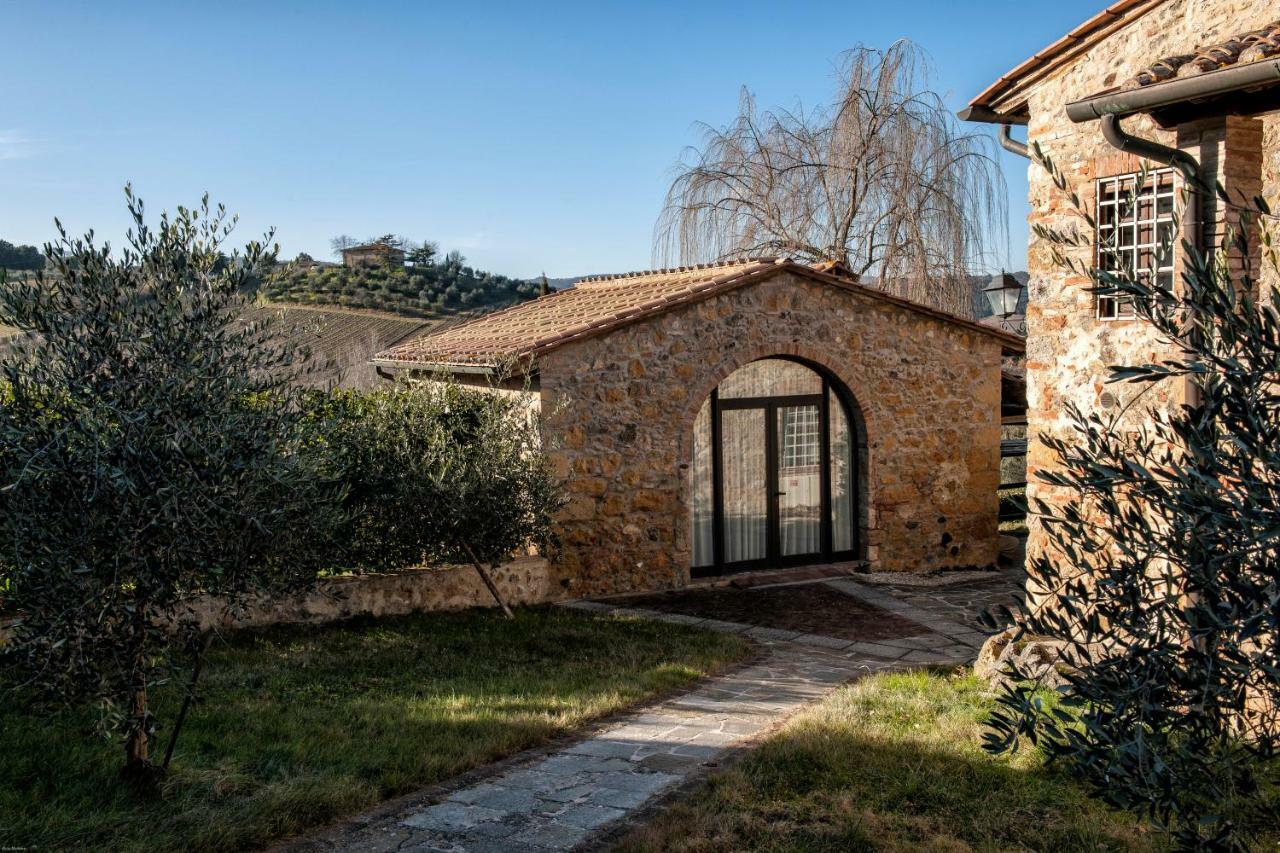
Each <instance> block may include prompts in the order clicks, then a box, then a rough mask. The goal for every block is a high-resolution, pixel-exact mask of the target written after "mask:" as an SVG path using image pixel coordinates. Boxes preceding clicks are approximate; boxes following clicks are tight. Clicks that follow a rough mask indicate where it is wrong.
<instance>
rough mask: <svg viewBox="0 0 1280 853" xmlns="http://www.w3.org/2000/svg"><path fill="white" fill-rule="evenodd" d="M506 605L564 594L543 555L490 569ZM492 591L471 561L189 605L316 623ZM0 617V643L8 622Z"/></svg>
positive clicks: (231, 621) (207, 620) (460, 605)
mask: <svg viewBox="0 0 1280 853" xmlns="http://www.w3.org/2000/svg"><path fill="white" fill-rule="evenodd" d="M493 580H494V583H495V584H496V585H497V587H498V591H499V592H500V593H501V594H502V596H503V598H504V599H505V600H506V602H507V603H508V604H513V605H514V604H539V603H542V602H545V601H554V600H557V599H560V598H564V597H565V590H564V588H563V586H562V585H561V584H560V583H558V582H557V581H556V580H555V579H554V578H553V576H552V572H551V570H550V567H549V565H548V563H547V561H546V559H545V558H543V557H521V558H520V559H517V560H512V561H511V562H509V563H504V564H503V565H501V566H499V567H498V569H497V570H496V571H495V572H493ZM494 606H496V605H495V604H494V601H493V596H492V595H490V594H489V590H488V589H487V588H486V587H485V585H484V582H483V581H481V580H480V577H479V576H478V575H477V574H476V570H475V569H474V568H472V567H471V566H443V567H440V568H425V569H406V570H404V571H401V572H392V573H389V574H364V575H346V576H342V577H336V578H329V579H327V580H324V581H322V582H321V583H320V584H319V585H318V586H317V587H316V588H315V589H313V590H311V591H309V592H307V593H304V594H302V595H298V596H294V597H293V598H289V599H286V600H284V601H276V602H262V603H257V604H250V605H248V606H247V607H244V608H242V609H240V610H238V611H237V612H236V613H234V614H233V613H229V612H227V609H226V606H225V604H224V603H223V602H222V601H220V600H217V599H212V598H208V599H204V600H203V601H200V602H198V603H197V604H196V606H195V611H196V617H197V618H198V619H199V620H200V624H201V626H202V627H204V628H218V629H220V630H224V631H225V630H232V629H236V628H256V627H264V626H267V625H321V624H324V623H326V622H337V621H340V620H342V619H350V618H352V617H354V616H405V615H407V614H410V613H429V612H432V611H438V610H465V609H467V608H469V607H494ZM10 621H12V620H11V619H9V620H6V619H5V618H3V617H0V643H3V642H4V641H5V638H6V637H7V635H8V630H9V622H10Z"/></svg>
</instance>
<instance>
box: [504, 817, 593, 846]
mask: <svg viewBox="0 0 1280 853" xmlns="http://www.w3.org/2000/svg"><path fill="white" fill-rule="evenodd" d="M589 833H590V830H589V829H586V828H584V827H581V826H573V825H571V824H567V823H559V822H556V823H549V824H547V825H545V826H540V827H537V828H536V829H532V830H530V831H528V832H526V833H524V834H522V835H521V836H520V841H522V842H523V843H525V844H529V845H532V846H533V847H539V848H542V849H544V850H569V849H571V848H572V847H574V846H576V845H577V844H578V842H580V841H582V840H583V839H584V838H586V837H587V835H588V834H589Z"/></svg>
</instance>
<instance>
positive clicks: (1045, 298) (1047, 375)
mask: <svg viewBox="0 0 1280 853" xmlns="http://www.w3.org/2000/svg"><path fill="white" fill-rule="evenodd" d="M1276 17H1277V12H1276V7H1275V4H1274V3H1268V2H1263V0H1169V2H1165V3H1162V4H1158V5H1156V6H1155V7H1154V8H1153V9H1152V10H1151V11H1149V12H1147V13H1146V14H1145V15H1142V16H1140V17H1138V18H1137V19H1135V20H1134V21H1132V22H1130V23H1129V24H1127V25H1126V26H1124V27H1123V28H1121V29H1119V30H1117V31H1116V32H1115V33H1113V34H1111V35H1110V36H1109V37H1108V38H1107V39H1105V40H1104V41H1102V42H1101V43H1100V44H1098V45H1096V46H1095V47H1093V48H1092V49H1091V50H1089V51H1088V52H1086V53H1084V54H1082V55H1081V56H1079V57H1077V58H1075V59H1074V60H1073V61H1072V62H1070V63H1069V64H1066V65H1064V66H1063V67H1061V68H1059V69H1057V70H1056V71H1054V72H1053V73H1052V74H1050V75H1048V76H1047V77H1045V78H1044V79H1042V80H1040V81H1038V82H1037V83H1035V84H1034V85H1032V86H1031V87H1029V89H1028V94H1027V97H1028V107H1029V114H1030V123H1029V125H1028V127H1027V138H1028V140H1029V142H1031V143H1037V144H1039V145H1040V146H1041V148H1042V149H1043V151H1044V152H1045V154H1047V155H1048V156H1049V157H1050V158H1052V160H1053V162H1054V164H1055V165H1056V166H1057V167H1058V168H1059V169H1060V170H1061V171H1063V172H1064V173H1065V175H1066V177H1067V180H1068V190H1069V191H1074V192H1076V193H1078V194H1079V196H1080V200H1081V202H1082V203H1083V204H1084V206H1085V209H1086V210H1090V211H1092V205H1093V204H1094V201H1095V199H1094V193H1095V190H1094V186H1095V183H1094V182H1095V181H1096V179H1098V178H1101V177H1108V176H1112V175H1118V174H1123V173H1127V172H1135V171H1138V169H1139V168H1141V166H1142V161H1140V160H1139V159H1138V158H1136V157H1133V156H1131V155H1128V154H1123V153H1120V152H1118V151H1117V150H1116V149H1114V148H1112V147H1111V146H1110V145H1109V144H1108V143H1107V142H1106V140H1104V139H1103V138H1102V134H1101V130H1100V128H1099V126H1098V124H1097V122H1088V123H1083V124H1073V123H1072V122H1071V121H1070V120H1069V119H1068V118H1067V116H1066V113H1065V111H1064V106H1065V104H1067V103H1068V102H1070V101H1074V100H1078V99H1080V98H1084V97H1087V96H1089V95H1092V94H1094V93H1096V92H1099V91H1102V90H1104V89H1107V88H1110V87H1113V86H1117V85H1120V84H1121V83H1123V82H1124V81H1125V80H1127V79H1129V78H1130V77H1132V76H1133V75H1134V74H1135V73H1136V72H1137V71H1138V70H1139V69H1141V68H1143V67H1144V66H1146V65H1149V64H1150V63H1152V62H1153V61H1155V60H1157V59H1159V58H1161V57H1163V56H1168V55H1173V54H1182V53H1190V52H1193V50H1194V49H1195V48H1196V47H1197V46H1202V45H1206V44H1210V43H1213V42H1217V41H1222V40H1224V39H1226V38H1228V37H1230V36H1233V35H1235V34H1237V33H1241V32H1245V31H1248V30H1251V29H1255V28H1258V27H1261V26H1263V25H1265V24H1268V23H1270V22H1271V21H1273V20H1275V19H1276ZM1277 122H1280V117H1277V116H1275V115H1271V116H1265V117H1263V118H1241V117H1226V118H1221V119H1210V120H1204V121H1201V122H1197V123H1196V124H1195V125H1186V126H1183V127H1180V128H1171V129H1162V128H1160V127H1158V126H1157V125H1156V124H1155V123H1154V122H1153V121H1152V120H1151V119H1150V118H1149V117H1147V116H1133V117H1130V118H1126V119H1125V120H1124V127H1125V129H1126V130H1127V131H1128V132H1129V133H1132V134H1134V135H1137V136H1141V137H1145V138H1148V139H1152V140H1155V141H1157V142H1160V143H1162V144H1164V145H1178V146H1181V147H1183V148H1185V149H1186V150H1187V151H1188V152H1189V153H1191V154H1192V155H1193V156H1195V157H1196V158H1197V159H1198V160H1200V161H1201V162H1202V163H1203V165H1204V167H1205V170H1206V172H1207V173H1208V175H1207V177H1208V178H1209V179H1210V180H1211V181H1213V180H1217V181H1221V182H1222V183H1223V185H1224V186H1225V187H1226V188H1227V189H1228V192H1231V193H1232V196H1233V198H1234V197H1235V196H1236V194H1237V193H1239V194H1242V195H1243V196H1244V197H1245V198H1246V199H1247V198H1250V197H1252V195H1253V194H1256V193H1257V192H1258V191H1259V188H1261V191H1262V195H1263V196H1264V197H1265V198H1267V199H1268V201H1270V202H1271V203H1272V205H1273V206H1274V205H1275V203H1276V201H1277V199H1276V194H1277V190H1276V187H1277V181H1276V178H1277V177H1278V175H1277V173H1278V172H1280V135H1278V133H1280V131H1278V130H1277V128H1278V127H1280V125H1278V124H1277ZM1028 169H1029V177H1030V186H1031V191H1030V201H1031V214H1030V217H1029V223H1030V225H1031V226H1032V237H1031V241H1030V246H1029V252H1028V260H1027V264H1028V271H1029V273H1030V276H1031V278H1030V284H1029V288H1030V294H1029V300H1028V307H1027V333H1028V338H1027V403H1028V418H1029V421H1030V430H1029V432H1030V434H1031V437H1032V440H1031V443H1030V448H1029V455H1028V472H1027V474H1028V477H1027V479H1028V482H1029V483H1030V485H1029V487H1028V491H1029V492H1030V496H1031V497H1036V498H1040V499H1043V500H1046V501H1047V502H1049V503H1050V504H1055V503H1060V502H1061V501H1063V500H1065V496H1064V495H1057V494H1054V493H1053V492H1052V491H1051V490H1050V489H1049V488H1048V487H1046V486H1044V485H1043V484H1037V483H1036V476H1035V475H1036V472H1037V471H1039V470H1044V469H1046V468H1048V467H1052V465H1053V464H1054V462H1053V459H1052V457H1051V455H1050V454H1049V452H1048V450H1047V448H1046V447H1045V445H1044V444H1043V443H1042V442H1041V441H1039V440H1038V436H1040V435H1045V434H1047V435H1050V436H1056V437H1069V435H1070V426H1069V422H1068V419H1067V405H1068V404H1069V403H1074V404H1076V405H1078V406H1080V407H1081V408H1082V409H1083V410H1085V411H1086V412H1093V411H1101V410H1103V394H1104V393H1109V394H1111V395H1113V396H1114V397H1115V398H1117V406H1124V405H1125V404H1126V403H1128V402H1129V401H1130V399H1131V397H1132V396H1133V395H1134V394H1135V393H1137V392H1138V390H1139V389H1138V388H1137V387H1136V386H1128V385H1110V386H1107V385H1104V382H1105V380H1106V378H1107V367H1108V366H1109V365H1115V364H1133V363H1142V362H1147V361H1150V360H1155V359H1159V358H1160V356H1161V346H1160V344H1159V342H1158V341H1157V340H1156V339H1155V337H1154V336H1153V335H1152V333H1151V332H1150V331H1149V329H1148V328H1147V327H1146V326H1145V325H1144V324H1143V323H1142V322H1141V321H1139V320H1111V321H1103V320H1098V319H1096V318H1095V307H1094V298H1093V295H1092V294H1090V293H1089V292H1088V291H1087V290H1086V288H1087V287H1088V284H1089V283H1088V281H1087V280H1086V279H1084V278H1082V277H1079V276H1075V275H1072V274H1070V273H1069V272H1067V271H1065V270H1064V269H1062V268H1061V267H1060V266H1059V265H1058V264H1056V263H1055V262H1054V260H1053V258H1052V248H1053V247H1052V245H1051V243H1050V242H1049V241H1048V240H1047V239H1044V238H1042V237H1040V236H1037V235H1036V234H1035V229H1036V227H1037V226H1042V227H1043V228H1046V229H1054V230H1058V231H1063V232H1070V231H1073V230H1079V231H1081V232H1082V233H1085V232H1086V231H1087V226H1085V224H1084V223H1083V222H1082V220H1081V219H1080V218H1079V216H1078V215H1077V214H1076V213H1075V211H1074V208H1073V206H1072V204H1071V202H1070V200H1069V198H1068V195H1067V193H1066V192H1063V191H1061V190H1059V189H1057V188H1056V187H1055V186H1054V184H1053V181H1052V180H1051V178H1050V176H1049V174H1048V173H1047V172H1046V171H1045V170H1044V169H1043V168H1042V167H1041V166H1040V165H1038V164H1035V163H1032V164H1030V165H1029V167H1028ZM1220 208H1221V206H1220V205H1217V204H1216V203H1214V202H1213V201H1210V203H1209V204H1208V205H1207V210H1206V211H1205V213H1206V221H1207V223H1208V224H1209V227H1208V228H1207V229H1206V230H1207V231H1209V232H1210V239H1214V238H1216V237H1219V236H1220V235H1221V234H1222V233H1223V231H1224V230H1225V227H1226V226H1227V225H1228V224H1230V223H1231V222H1232V213H1231V212H1230V211H1227V210H1222V209H1220ZM1089 236H1090V237H1091V236H1092V235H1091V234H1090V235H1089ZM1091 255H1092V250H1091V249H1090V248H1083V249H1080V250H1078V251H1077V252H1075V254H1074V258H1075V260H1078V261H1082V262H1084V263H1091V260H1092V259H1091ZM1254 260H1255V262H1256V258H1255V259H1254ZM1263 280H1264V283H1268V282H1270V277H1269V276H1264V278H1263ZM1183 394H1184V389H1183V387H1182V386H1181V385H1180V384H1178V385H1170V386H1168V387H1164V388H1161V389H1159V390H1158V392H1157V393H1155V394H1151V393H1148V395H1147V396H1146V398H1145V399H1144V401H1143V403H1142V404H1141V405H1138V406H1135V407H1134V408H1133V410H1131V414H1130V415H1129V417H1131V418H1134V419H1135V420H1136V419H1141V418H1143V417H1145V415H1144V411H1145V410H1146V409H1147V408H1148V407H1149V406H1151V405H1154V406H1155V407H1157V408H1159V407H1168V406H1175V405H1177V404H1179V403H1180V402H1181V401H1182V400H1183ZM1030 526H1031V536H1030V541H1029V544H1028V556H1029V557H1031V556H1034V555H1036V554H1038V553H1042V552H1043V550H1044V548H1045V546H1046V544H1047V543H1046V541H1045V539H1044V536H1043V531H1042V530H1041V529H1040V527H1039V525H1038V524H1037V523H1036V522H1035V519H1034V518H1033V519H1031V525H1030Z"/></svg>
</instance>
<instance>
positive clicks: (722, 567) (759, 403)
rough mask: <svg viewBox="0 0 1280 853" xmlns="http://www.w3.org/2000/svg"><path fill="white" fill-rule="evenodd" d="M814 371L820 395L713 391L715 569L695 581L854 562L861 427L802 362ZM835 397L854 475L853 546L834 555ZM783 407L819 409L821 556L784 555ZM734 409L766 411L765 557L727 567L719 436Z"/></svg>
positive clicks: (696, 571) (701, 571) (698, 573)
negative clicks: (781, 513) (723, 420)
mask: <svg viewBox="0 0 1280 853" xmlns="http://www.w3.org/2000/svg"><path fill="white" fill-rule="evenodd" d="M798 363H800V364H802V365H804V366H805V367H806V368H808V369H810V370H813V371H814V373H816V374H817V375H818V376H819V377H820V378H821V380H822V391H821V392H820V393H817V394H799V395H791V396H767V397H735V398H733V399H729V400H721V399H720V392H719V389H718V388H717V389H715V390H713V391H712V392H711V489H712V525H711V528H712V534H711V536H712V554H713V558H712V564H711V565H709V566H694V567H693V568H692V569H691V575H692V576H693V577H713V576H716V575H725V574H732V573H735V572H744V571H752V570H757V569H764V568H774V567H778V568H782V567H789V566H804V565H820V564H822V563H832V562H838V561H842V560H853V559H856V555H857V553H858V551H859V547H860V543H859V525H858V517H859V515H858V513H859V507H858V498H859V495H860V487H859V479H858V478H859V470H858V443H859V436H858V433H857V431H856V430H857V429H858V426H857V424H858V423H859V422H858V421H856V420H855V419H854V413H853V412H852V411H851V409H850V406H849V403H848V401H847V400H846V399H845V397H846V395H845V393H844V392H843V391H842V390H841V389H840V388H839V387H838V386H836V385H834V384H833V383H832V382H831V381H830V380H829V379H828V377H827V376H826V374H825V373H824V372H823V371H821V370H817V369H815V368H814V367H813V366H812V365H810V364H808V363H806V362H798ZM832 397H835V398H836V399H837V400H838V401H839V404H840V407H841V409H842V410H843V414H844V416H845V423H846V424H847V428H848V430H849V443H850V454H849V460H850V471H849V489H850V501H849V516H850V517H849V520H848V523H849V525H850V530H851V531H852V536H851V544H852V547H851V548H850V549H849V550H847V551H835V550H834V549H833V547H832V523H831V412H830V400H831V398H832ZM784 406H817V407H818V419H819V428H818V433H819V436H820V449H819V453H820V454H821V460H820V465H819V469H818V470H819V492H820V510H819V511H820V513H821V523H820V528H819V531H820V532H819V537H818V538H819V543H820V544H819V551H818V552H816V553H811V554H797V555H793V556H789V557H784V556H782V554H781V553H780V552H781V544H780V543H781V536H780V528H779V510H778V497H779V495H778V468H779V462H780V460H779V456H778V450H779V447H778V422H777V412H778V409H779V408H781V407H784ZM734 409H762V410H763V411H764V436H763V438H764V442H765V490H766V492H765V496H766V503H765V506H766V515H767V521H766V538H765V541H766V548H765V552H766V555H765V556H764V557H763V558H760V559H756V560H742V561H738V562H733V563H727V562H725V559H724V447H723V436H722V432H721V413H722V412H724V411H726V410H734Z"/></svg>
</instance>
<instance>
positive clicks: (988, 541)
mask: <svg viewBox="0 0 1280 853" xmlns="http://www.w3.org/2000/svg"><path fill="white" fill-rule="evenodd" d="M1021 349H1022V340H1021V338H1020V337H1018V336H1016V335H1011V334H1009V333H1007V332H1002V331H1000V330H997V329H992V328H990V327H985V326H981V325H979V324H977V323H974V322H971V321H968V320H964V319H961V318H958V317H954V316H951V315H948V314H944V313H941V312H939V311H936V310H933V309H930V308H927V307H924V306H921V305H917V304H914V303H911V302H908V301H906V300H903V299H899V298H896V297H893V296H890V295H887V294H885V293H882V292H880V291H877V290H873V289H870V288H867V287H864V286H860V285H858V284H856V283H854V282H853V281H852V280H850V279H849V278H847V277H844V276H841V275H838V274H832V273H831V272H827V271H822V270H818V269H814V268H812V267H809V266H805V265H801V264H797V263H794V262H791V261H787V260H773V259H757V260H749V261H742V262H734V263H727V264H718V265H712V266H700V267H686V268H681V269H674V270H661V271H654V272H645V273H633V274H629V275H622V276H613V277H602V278H594V279H588V280H585V281H583V282H580V283H579V284H578V285H577V286H576V287H574V288H572V289H570V290H566V291H561V292H558V293H553V294H550V295H547V296H543V297H541V298H539V299H536V300H533V301H531V302H526V303H522V304H519V305H516V306H513V307H511V308H507V309H505V310H502V311H497V312H494V313H492V314H488V315H485V316H482V317H479V318H476V319H474V320H471V321H468V322H465V323H461V324H458V325H455V326H452V327H450V328H447V329H441V330H438V331H435V332H432V333H428V334H426V335H423V336H420V337H417V338H415V339H412V340H409V341H407V342H405V343H403V344H401V345H399V346H396V347H394V348H391V349H389V350H387V351H385V352H383V353H380V354H379V355H378V356H377V357H376V359H375V360H374V363H375V365H377V366H378V367H380V368H381V369H383V370H384V371H385V370H388V369H391V370H396V371H407V372H410V373H413V372H419V373H424V372H428V371H440V370H443V371H448V372H451V373H453V374H454V375H456V376H457V377H459V378H460V379H463V380H465V381H469V382H471V383H472V384H480V385H485V384H486V383H490V382H492V381H493V380H492V377H493V376H494V375H495V374H496V373H497V372H499V371H500V370H501V369H502V368H503V366H504V365H508V368H507V369H508V370H514V373H515V376H514V378H509V379H507V381H506V382H505V383H503V387H505V388H506V389H508V390H509V392H510V393H520V394H527V395H528V397H529V402H530V405H531V406H535V407H538V408H540V409H541V412H542V414H543V424H544V427H545V430H546V434H547V436H548V439H549V446H550V448H551V449H550V454H551V459H552V463H553V465H554V467H555V470H556V472H557V474H558V475H559V476H560V477H562V478H563V479H564V481H565V484H566V489H567V492H568V494H569V496H570V500H569V503H568V505H567V507H566V508H565V509H564V511H563V513H562V516H561V518H560V519H559V522H560V527H561V530H560V534H561V540H562V548H561V551H560V553H559V555H558V556H557V559H556V562H555V564H554V565H553V571H554V572H555V573H556V574H557V582H558V583H559V585H560V586H561V587H562V588H563V589H564V590H565V591H566V593H567V594H574V595H583V594H602V593H610V592H622V591H630V590H649V589H661V588H670V587H676V586H680V585H683V584H686V583H688V582H689V580H690V579H691V578H697V577H703V576H708V575H717V574H723V573H727V572H734V571H742V570H750V569H758V568H765V567H774V566H787V565H805V564H819V563H833V562H844V561H853V560H865V561H866V562H867V563H869V565H870V567H871V568H872V569H873V570H885V571H925V570H930V569H945V568H958V567H973V566H981V567H986V566H990V565H992V564H993V563H994V562H995V561H996V557H997V548H998V534H997V524H996V516H997V492H996V490H997V484H998V481H999V466H1000V397H1001V357H1002V355H1003V354H1007V353H1014V352H1020V351H1021ZM512 366H513V367H512ZM526 388H527V389H528V390H525V389H526Z"/></svg>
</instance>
